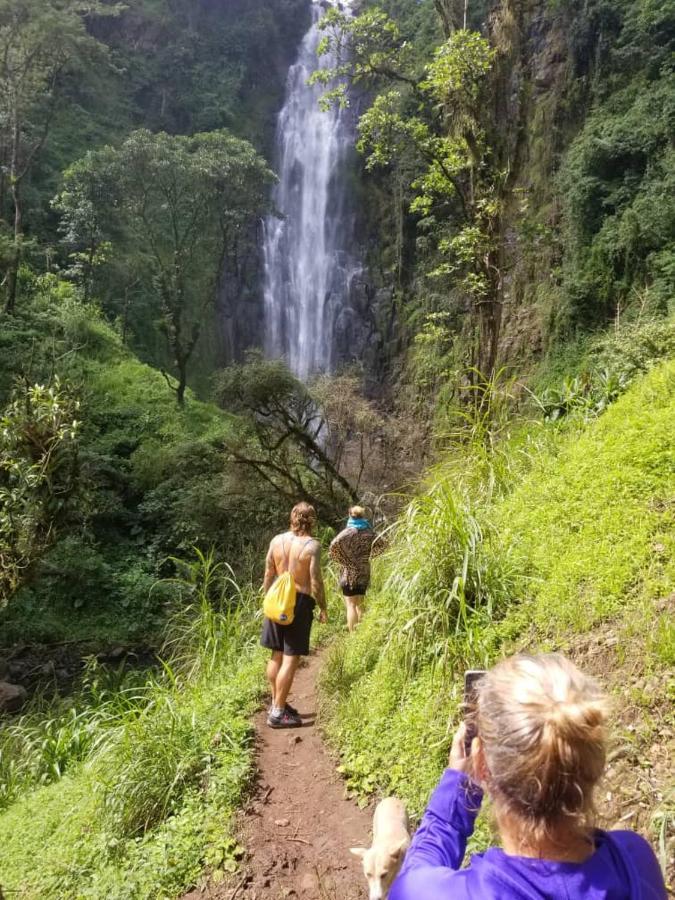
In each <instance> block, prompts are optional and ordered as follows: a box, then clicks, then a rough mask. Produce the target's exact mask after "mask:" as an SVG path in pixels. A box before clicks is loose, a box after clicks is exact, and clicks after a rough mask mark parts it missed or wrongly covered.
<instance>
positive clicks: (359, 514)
mask: <svg viewBox="0 0 675 900" xmlns="http://www.w3.org/2000/svg"><path fill="white" fill-rule="evenodd" d="M349 515H350V516H351V517H352V518H353V519H365V517H366V510H365V507H363V506H350V507H349Z"/></svg>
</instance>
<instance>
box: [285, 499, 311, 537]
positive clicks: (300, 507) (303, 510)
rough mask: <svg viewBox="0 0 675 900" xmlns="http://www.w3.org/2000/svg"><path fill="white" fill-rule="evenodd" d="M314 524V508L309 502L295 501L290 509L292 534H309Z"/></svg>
mask: <svg viewBox="0 0 675 900" xmlns="http://www.w3.org/2000/svg"><path fill="white" fill-rule="evenodd" d="M315 525H316V510H315V509H314V507H313V506H312V504H311V503H305V502H304V501H303V502H302V503H296V504H295V506H294V507H293V509H292V510H291V531H292V532H293V534H311V532H312V529H313V528H314V526H315Z"/></svg>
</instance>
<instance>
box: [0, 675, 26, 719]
mask: <svg viewBox="0 0 675 900" xmlns="http://www.w3.org/2000/svg"><path fill="white" fill-rule="evenodd" d="M27 696H28V693H27V691H26V688H24V687H21V685H20V684H10V683H9V681H0V712H16V711H17V710H18V709H21V707H22V706H23V704H24V702H25V700H26V697H27Z"/></svg>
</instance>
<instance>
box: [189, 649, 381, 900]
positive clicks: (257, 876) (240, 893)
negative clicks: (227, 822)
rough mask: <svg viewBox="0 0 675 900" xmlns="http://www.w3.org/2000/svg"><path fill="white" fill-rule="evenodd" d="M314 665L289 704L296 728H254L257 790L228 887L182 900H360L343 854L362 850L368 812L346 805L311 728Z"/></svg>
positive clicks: (360, 887) (313, 660) (361, 883)
mask: <svg viewBox="0 0 675 900" xmlns="http://www.w3.org/2000/svg"><path fill="white" fill-rule="evenodd" d="M319 667H320V657H319V656H317V655H314V656H311V657H310V658H309V659H308V661H307V665H305V666H303V667H302V668H301V669H300V671H299V672H298V674H297V676H296V679H295V685H294V688H293V692H292V696H291V698H290V702H291V703H293V705H294V706H295V707H296V708H297V709H298V711H299V712H300V714H301V716H302V718H303V722H304V723H305V724H304V726H303V728H297V729H288V730H285V729H284V730H276V731H275V730H274V729H271V728H268V727H267V725H266V724H265V718H266V714H265V713H264V712H261V713H259V714H258V715H257V717H256V720H255V726H256V738H257V740H256V743H257V771H258V777H257V783H256V786H255V789H254V792H253V795H252V797H251V800H250V802H249V804H248V807H247V808H246V809H245V810H244V812H243V813H242V816H241V818H240V824H239V834H238V839H239V841H240V843H241V844H242V846H244V847H245V848H246V858H245V860H244V862H243V865H242V871H241V872H240V873H239V874H238V875H237V876H236V877H235V879H234V881H233V882H230V883H229V884H222V885H218V886H214V885H212V886H210V887H208V888H207V889H206V890H201V891H199V890H197V891H193V892H192V893H191V894H189V895H188V897H185V898H184V900H198V898H209V900H216V898H217V900H281V898H295V897H298V898H307V900H338V898H339V900H365V898H366V897H367V891H366V889H365V880H364V877H363V873H362V870H361V864H360V861H359V860H358V859H357V858H356V857H354V856H352V854H350V852H349V848H350V847H354V846H364V845H365V846H368V841H369V838H370V828H371V822H372V812H371V811H370V810H362V809H359V807H358V806H357V805H356V804H355V803H353V802H352V801H350V800H348V799H346V797H345V789H344V784H343V782H342V781H341V779H340V777H339V775H338V774H337V772H336V771H335V762H334V760H333V759H331V757H330V756H329V755H328V753H327V752H326V749H325V747H324V744H323V741H322V740H321V737H320V735H319V733H318V731H317V729H316V728H315V725H314V720H315V716H316V687H315V686H316V678H317V674H318V670H319Z"/></svg>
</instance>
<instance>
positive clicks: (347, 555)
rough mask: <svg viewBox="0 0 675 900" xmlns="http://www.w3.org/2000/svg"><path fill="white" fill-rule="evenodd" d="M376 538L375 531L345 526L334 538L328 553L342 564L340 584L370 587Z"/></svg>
mask: <svg viewBox="0 0 675 900" xmlns="http://www.w3.org/2000/svg"><path fill="white" fill-rule="evenodd" d="M375 540H376V537H375V532H373V531H371V530H370V529H368V530H367V531H359V530H358V529H357V528H345V529H343V530H342V531H341V532H340V533H339V534H338V535H337V537H336V538H334V539H333V541H332V542H331V545H330V548H329V550H328V555H329V556H330V558H331V559H333V560H335V562H336V563H338V564H339V565H340V566H341V569H342V570H341V572H340V585H342V586H345V585H348V586H349V587H355V586H357V585H358V586H359V587H362V588H363V589H364V590H365V588H367V587H368V585H369V584H370V559H371V556H372V555H373V550H374V548H373V544H374V542H375Z"/></svg>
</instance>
